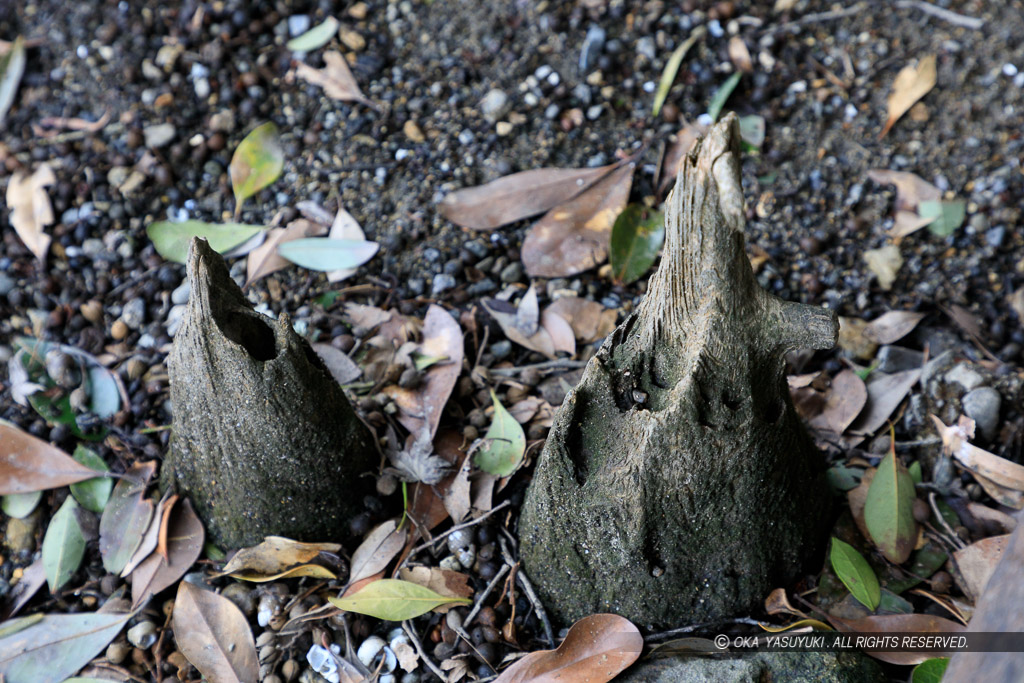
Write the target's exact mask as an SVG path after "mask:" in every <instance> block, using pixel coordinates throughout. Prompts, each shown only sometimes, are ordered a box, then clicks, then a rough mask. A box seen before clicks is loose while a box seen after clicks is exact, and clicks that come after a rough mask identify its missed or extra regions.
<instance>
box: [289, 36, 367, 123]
mask: <svg viewBox="0 0 1024 683" xmlns="http://www.w3.org/2000/svg"><path fill="white" fill-rule="evenodd" d="M324 64H325V66H324V68H322V69H314V68H313V67H311V66H310V65H308V64H304V63H303V62H299V63H298V64H296V65H295V74H296V75H297V76H298V77H299V78H301V79H303V80H305V81H307V82H309V83H312V84H313V85H318V86H320V87H321V88H323V89H324V94H325V95H327V96H328V97H330V98H331V99H334V100H340V101H342V102H359V103H361V104H365V105H366V106H368V107H371V108H373V109H376V108H377V105H375V104H374V103H373V102H371V101H370V100H368V99H367V98H366V97H365V96H364V95H363V92H362V91H361V90H360V89H359V85H358V84H357V83H356V79H355V77H354V76H353V75H352V71H351V70H350V69H349V68H348V63H347V62H346V61H345V57H344V55H342V54H341V53H340V52H338V51H336V50H334V51H331V52H325V53H324Z"/></svg>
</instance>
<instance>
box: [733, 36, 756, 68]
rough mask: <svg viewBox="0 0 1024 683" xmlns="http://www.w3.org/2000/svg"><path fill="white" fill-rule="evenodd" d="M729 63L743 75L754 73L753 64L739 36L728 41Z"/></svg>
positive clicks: (748, 51)
mask: <svg viewBox="0 0 1024 683" xmlns="http://www.w3.org/2000/svg"><path fill="white" fill-rule="evenodd" d="M729 61H730V62H732V65H733V66H735V67H736V68H737V69H738V70H740V71H743V72H744V73H748V74H749V73H754V62H753V60H751V59H750V50H748V49H747V44H746V43H745V42H743V38H742V37H740V36H738V35H737V36H733V37H732V38H730V39H729Z"/></svg>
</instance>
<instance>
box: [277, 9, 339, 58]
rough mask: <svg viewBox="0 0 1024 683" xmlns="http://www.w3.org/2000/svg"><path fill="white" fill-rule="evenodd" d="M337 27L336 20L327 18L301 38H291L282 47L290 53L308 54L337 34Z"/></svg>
mask: <svg viewBox="0 0 1024 683" xmlns="http://www.w3.org/2000/svg"><path fill="white" fill-rule="evenodd" d="M339 25H340V24H339V23H338V20H337V19H335V18H334V17H327V18H326V19H325V20H324V22H323V23H322V24H319V25H317V26H314V27H313V28H311V29H309V30H308V31H306V32H305V33H303V34H302V35H301V36H298V37H296V38H292V39H291V40H289V41H288V42H287V43H285V44H284V46H285V47H286V48H288V49H289V50H291V51H292V52H309V51H310V50H315V49H317V48H320V47H323V46H324V45H326V44H327V41H329V40H330V39H331V38H333V37H334V34H335V33H337V32H338V26H339Z"/></svg>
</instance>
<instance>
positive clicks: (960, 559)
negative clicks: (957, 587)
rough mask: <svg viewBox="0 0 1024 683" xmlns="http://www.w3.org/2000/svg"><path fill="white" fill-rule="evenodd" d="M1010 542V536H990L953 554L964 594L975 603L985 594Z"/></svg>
mask: <svg viewBox="0 0 1024 683" xmlns="http://www.w3.org/2000/svg"><path fill="white" fill-rule="evenodd" d="M1009 541H1010V534H1005V535H1003V536H990V537H989V538H983V539H981V540H980V541H977V542H975V543H972V544H970V545H969V546H967V547H966V548H961V549H960V550H957V551H955V552H954V553H953V561H954V562H956V566H957V569H959V570H960V575H961V576H962V577H963V580H964V585H963V586H961V587H962V588H963V589H964V593H965V594H966V595H967V596H969V597H970V598H971V599H973V600H974V601H975V602H977V601H978V598H980V597H981V594H982V593H984V592H985V586H986V585H987V584H988V580H989V579H990V578H991V577H992V572H994V571H995V570H996V565H997V564H999V559H1000V558H1001V557H1002V556H1003V551H1005V550H1006V544H1007V543H1009Z"/></svg>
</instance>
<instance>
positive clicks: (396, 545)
mask: <svg viewBox="0 0 1024 683" xmlns="http://www.w3.org/2000/svg"><path fill="white" fill-rule="evenodd" d="M408 533H409V532H408V530H407V527H403V528H401V529H398V523H397V522H396V521H395V520H393V519H391V520H388V521H387V522H384V523H383V524H381V525H379V526H377V527H376V528H375V529H374V530H373V531H371V532H370V533H369V534H368V535H367V536H366V538H365V539H364V540H363V542H362V543H360V544H359V547H358V548H356V551H355V552H354V553H352V573H351V574H350V575H349V577H348V582H349V583H350V584H351V583H355V582H356V581H359V580H361V579H365V578H366V577H368V576H373V575H374V574H376V573H377V572H379V571H382V570H383V569H384V568H385V567H387V566H388V564H389V563H390V562H391V560H393V559H395V556H396V555H398V553H399V552H400V551H401V550H402V546H404V545H405V537H406V535H407V534H408Z"/></svg>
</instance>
